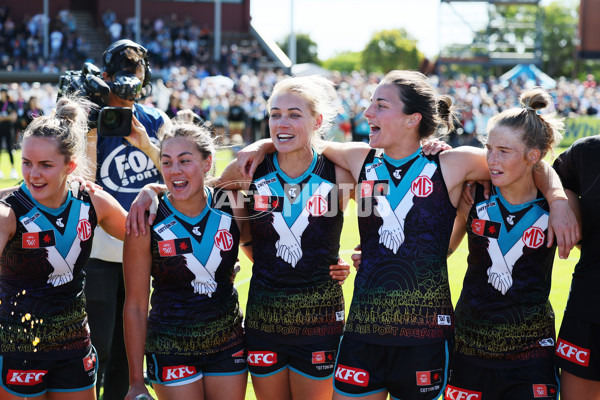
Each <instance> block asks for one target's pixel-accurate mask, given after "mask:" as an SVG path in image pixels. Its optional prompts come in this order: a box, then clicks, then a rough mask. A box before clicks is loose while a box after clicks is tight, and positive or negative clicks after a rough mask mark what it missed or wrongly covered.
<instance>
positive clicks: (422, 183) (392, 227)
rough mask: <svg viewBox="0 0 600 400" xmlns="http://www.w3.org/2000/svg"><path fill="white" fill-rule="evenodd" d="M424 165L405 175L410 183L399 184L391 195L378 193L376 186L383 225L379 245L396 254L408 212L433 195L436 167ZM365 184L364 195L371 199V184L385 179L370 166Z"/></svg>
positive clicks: (401, 239)
mask: <svg viewBox="0 0 600 400" xmlns="http://www.w3.org/2000/svg"><path fill="white" fill-rule="evenodd" d="M423 160H424V161H423V163H424V165H422V164H419V165H417V163H415V164H413V165H412V166H411V167H410V168H409V169H408V171H406V173H405V176H404V179H409V182H400V184H399V185H398V187H397V188H396V189H395V190H394V191H390V192H391V193H383V192H378V191H377V190H375V189H376V187H375V185H373V190H372V192H371V193H372V196H373V197H374V198H375V199H376V200H377V202H376V204H375V208H376V210H377V213H378V215H379V216H380V217H381V219H382V221H383V223H382V224H381V227H380V228H379V230H378V233H379V243H380V244H382V245H383V246H384V247H386V248H387V249H389V250H391V251H392V252H393V253H394V254H396V253H397V252H398V249H400V246H402V244H403V243H404V221H405V220H406V216H407V215H408V212H409V211H410V210H411V209H412V207H413V204H414V202H413V200H414V198H415V197H428V196H429V195H430V194H431V193H432V192H433V182H432V181H431V177H432V176H433V174H434V173H435V171H436V169H437V165H436V164H435V163H433V162H428V160H427V159H423ZM381 170H382V172H381V174H388V175H387V176H389V172H387V169H386V168H381ZM365 172H366V180H364V181H363V182H361V185H362V184H367V185H366V187H365V186H361V195H362V196H363V197H369V196H368V195H369V194H371V193H370V190H369V186H370V185H369V183H370V182H381V179H382V178H383V177H384V176H379V175H378V168H373V166H372V165H369V166H367V167H366V169H365Z"/></svg>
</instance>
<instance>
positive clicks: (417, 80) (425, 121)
mask: <svg viewBox="0 0 600 400" xmlns="http://www.w3.org/2000/svg"><path fill="white" fill-rule="evenodd" d="M380 84H391V85H395V86H396V87H397V88H398V92H399V97H400V100H402V102H403V103H404V110H402V111H403V112H404V113H405V114H407V115H410V114H414V113H419V114H421V122H420V123H419V137H420V138H421V139H425V138H427V137H429V136H432V135H434V134H435V133H436V132H437V130H438V128H439V127H440V124H441V125H443V126H445V127H446V128H447V130H448V131H450V130H452V129H453V128H454V124H453V122H452V120H453V114H454V111H453V108H452V99H451V98H450V97H449V96H438V95H437V94H436V92H435V89H434V88H433V87H432V86H431V84H429V82H427V77H426V76H425V75H423V74H422V73H420V72H417V71H406V70H395V71H390V72H389V73H387V74H386V75H385V76H384V77H383V79H382V80H381V83H380Z"/></svg>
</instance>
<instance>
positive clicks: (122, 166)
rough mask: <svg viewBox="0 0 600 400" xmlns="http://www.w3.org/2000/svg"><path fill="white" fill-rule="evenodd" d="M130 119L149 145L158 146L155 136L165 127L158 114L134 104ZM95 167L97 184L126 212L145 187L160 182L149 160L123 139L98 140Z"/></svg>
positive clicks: (105, 138) (101, 138) (107, 138)
mask: <svg viewBox="0 0 600 400" xmlns="http://www.w3.org/2000/svg"><path fill="white" fill-rule="evenodd" d="M133 115H134V116H135V117H136V118H137V119H138V120H139V121H140V122H141V123H142V124H143V125H144V127H145V128H146V132H148V136H149V137H150V140H151V141H152V143H154V144H158V139H157V137H156V133H157V132H158V130H159V129H160V127H161V126H162V125H163V123H164V121H163V118H162V116H161V114H160V113H159V112H158V111H157V110H156V109H154V108H151V107H148V106H144V105H140V104H135V105H134V109H133ZM98 166H99V167H98V170H97V172H96V180H97V181H98V183H99V184H100V185H101V186H102V187H103V188H104V190H106V191H107V192H108V193H110V194H111V195H112V196H113V197H114V198H115V199H117V201H118V202H119V204H121V205H122V206H123V208H125V210H129V207H131V203H132V202H133V199H135V196H137V194H138V193H139V192H140V190H141V189H142V188H143V187H144V185H146V184H148V183H156V182H159V181H160V174H159V171H158V168H157V167H156V166H155V165H154V163H153V162H152V160H151V159H150V158H148V156H147V155H146V154H144V152H142V150H140V149H138V148H137V147H133V146H131V145H130V144H129V142H127V140H125V138H122V137H108V136H98Z"/></svg>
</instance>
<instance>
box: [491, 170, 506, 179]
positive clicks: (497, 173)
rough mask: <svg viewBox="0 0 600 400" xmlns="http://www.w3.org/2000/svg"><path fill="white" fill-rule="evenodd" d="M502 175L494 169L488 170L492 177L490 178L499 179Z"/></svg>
mask: <svg viewBox="0 0 600 400" xmlns="http://www.w3.org/2000/svg"><path fill="white" fill-rule="evenodd" d="M502 174H503V172H501V171H498V170H496V169H491V170H490V175H491V176H492V178H497V177H499V176H500V175H502Z"/></svg>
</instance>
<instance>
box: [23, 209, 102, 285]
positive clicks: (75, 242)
mask: <svg viewBox="0 0 600 400" xmlns="http://www.w3.org/2000/svg"><path fill="white" fill-rule="evenodd" d="M77 205H78V206H79V209H78V208H77ZM89 211H90V206H89V204H86V203H79V204H78V203H77V202H73V203H72V207H71V209H70V211H69V215H68V218H66V221H62V220H61V221H60V222H61V224H63V225H65V224H66V226H67V228H66V230H65V234H64V235H61V234H60V233H59V232H57V231H55V230H54V229H53V228H52V227H53V225H52V223H51V222H50V221H49V220H48V218H46V217H45V216H43V215H42V214H40V213H38V212H37V211H36V210H35V209H33V210H32V211H30V213H29V214H27V215H25V216H23V217H21V218H20V222H21V224H22V225H23V227H25V229H26V230H27V232H25V233H23V243H22V244H23V248H24V249H35V248H45V249H46V251H47V255H46V257H47V259H48V262H49V263H50V265H52V268H53V269H54V270H53V271H52V273H50V275H48V283H49V284H51V285H52V286H60V285H64V284H65V283H68V282H71V281H72V280H73V269H74V268H75V263H76V262H77V259H78V258H79V255H80V254H81V242H84V241H86V240H88V239H89V238H90V237H91V235H92V226H91V224H90V222H89V219H90V212H89ZM56 222H57V223H58V221H56Z"/></svg>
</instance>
